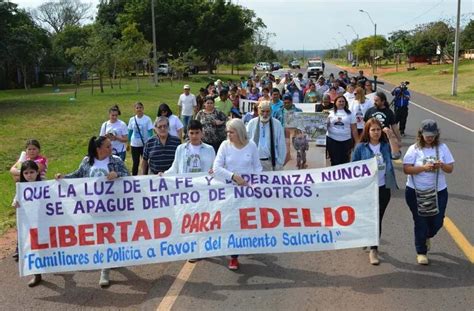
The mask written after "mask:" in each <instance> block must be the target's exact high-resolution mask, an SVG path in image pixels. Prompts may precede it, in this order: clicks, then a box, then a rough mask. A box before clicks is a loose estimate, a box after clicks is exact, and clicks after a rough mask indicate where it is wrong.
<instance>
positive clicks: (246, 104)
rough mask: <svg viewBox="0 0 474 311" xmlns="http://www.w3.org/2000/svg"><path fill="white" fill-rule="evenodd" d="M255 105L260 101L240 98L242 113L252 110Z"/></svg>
mask: <svg viewBox="0 0 474 311" xmlns="http://www.w3.org/2000/svg"><path fill="white" fill-rule="evenodd" d="M254 105H258V101H256V100H250V99H242V98H241V99H239V109H240V112H241V113H246V112H252V111H253V108H254Z"/></svg>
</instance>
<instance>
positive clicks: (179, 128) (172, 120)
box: [156, 103, 184, 139]
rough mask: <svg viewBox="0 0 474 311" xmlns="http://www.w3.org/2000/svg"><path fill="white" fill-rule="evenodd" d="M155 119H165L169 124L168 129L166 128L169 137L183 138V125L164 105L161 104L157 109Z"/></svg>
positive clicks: (168, 107) (166, 105)
mask: <svg viewBox="0 0 474 311" xmlns="http://www.w3.org/2000/svg"><path fill="white" fill-rule="evenodd" d="M156 117H157V118H159V117H167V118H168V122H169V128H168V133H169V134H170V135H171V136H176V137H178V138H179V139H181V138H182V137H183V127H184V125H183V123H182V122H181V120H180V119H179V118H178V117H177V116H175V115H174V114H173V111H171V108H170V106H168V104H166V103H162V104H161V105H160V106H159V107H158V112H157V114H156Z"/></svg>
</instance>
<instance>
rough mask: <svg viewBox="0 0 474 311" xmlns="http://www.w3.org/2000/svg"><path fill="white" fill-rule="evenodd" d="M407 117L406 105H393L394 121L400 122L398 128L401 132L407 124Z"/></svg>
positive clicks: (403, 131) (402, 132)
mask: <svg viewBox="0 0 474 311" xmlns="http://www.w3.org/2000/svg"><path fill="white" fill-rule="evenodd" d="M407 118H408V106H403V107H399V108H397V107H395V122H397V123H400V124H399V125H398V128H399V130H400V133H401V134H404V133H405V127H406V124H407Z"/></svg>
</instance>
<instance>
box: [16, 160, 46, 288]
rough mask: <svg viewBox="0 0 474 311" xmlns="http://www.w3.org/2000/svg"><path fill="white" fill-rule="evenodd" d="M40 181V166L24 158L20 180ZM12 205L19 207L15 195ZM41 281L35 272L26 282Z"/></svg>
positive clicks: (37, 282)
mask: <svg viewBox="0 0 474 311" xmlns="http://www.w3.org/2000/svg"><path fill="white" fill-rule="evenodd" d="M33 181H41V174H40V168H39V166H38V164H36V162H35V161H33V160H26V161H25V162H23V163H22V164H21V168H20V182H33ZM12 205H13V207H15V208H20V207H21V206H20V204H19V202H18V199H17V197H15V199H14V200H13V203H12ZM16 249H17V250H16V253H18V243H17V246H16ZM40 282H41V274H35V275H34V276H33V278H32V279H31V280H30V281H29V282H28V286H29V287H34V286H36V285H38V284H39V283H40Z"/></svg>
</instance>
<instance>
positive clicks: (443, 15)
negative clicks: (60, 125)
mask: <svg viewBox="0 0 474 311" xmlns="http://www.w3.org/2000/svg"><path fill="white" fill-rule="evenodd" d="M170 1H172V0H170ZM11 2H14V3H17V4H19V6H20V7H23V8H35V7H37V6H39V5H40V4H42V3H44V2H45V1H40V0H11ZM83 2H91V3H92V4H93V7H95V6H96V5H97V3H98V2H99V1H98V0H89V1H83ZM232 2H233V3H236V4H240V5H242V6H244V7H247V8H249V9H252V10H253V11H255V13H256V14H257V16H258V17H260V18H261V19H262V20H263V22H264V23H265V24H266V25H267V31H268V32H271V33H274V34H275V36H274V37H272V38H271V40H270V46H271V47H272V48H274V49H276V50H303V49H304V50H326V49H330V48H336V47H338V45H340V46H343V45H344V44H345V42H346V40H347V41H348V42H350V41H352V40H354V39H355V38H356V33H357V34H358V35H359V37H360V38H363V37H367V36H371V35H373V34H374V28H375V27H374V25H373V24H372V22H371V20H370V19H369V17H368V15H367V14H366V13H362V12H359V10H361V9H362V10H364V11H366V12H368V13H369V14H370V17H371V18H372V20H373V22H374V23H375V24H377V34H381V35H384V36H386V37H388V35H389V33H391V32H393V31H395V30H411V29H414V28H415V27H416V26H417V25H419V24H424V23H429V22H432V21H438V20H441V19H442V20H449V21H451V23H452V24H453V26H454V25H455V21H456V12H457V0H379V1H373V0H372V1H370V0H359V1H357V0H332V1H331V0H293V1H291V0H232ZM473 9H474V0H461V15H462V21H463V22H464V24H465V23H467V22H468V21H469V19H474V13H473ZM347 25H351V26H352V27H353V28H354V31H355V33H354V31H353V30H352V29H351V28H350V27H348V26H347Z"/></svg>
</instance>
